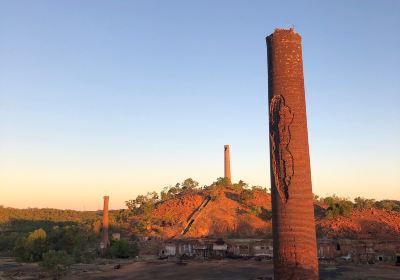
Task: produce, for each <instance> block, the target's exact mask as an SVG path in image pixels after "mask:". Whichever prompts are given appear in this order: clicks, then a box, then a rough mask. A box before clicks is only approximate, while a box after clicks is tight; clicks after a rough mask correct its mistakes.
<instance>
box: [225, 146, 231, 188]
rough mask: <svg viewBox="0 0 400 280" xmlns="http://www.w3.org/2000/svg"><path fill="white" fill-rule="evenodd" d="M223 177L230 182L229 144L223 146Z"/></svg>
mask: <svg viewBox="0 0 400 280" xmlns="http://www.w3.org/2000/svg"><path fill="white" fill-rule="evenodd" d="M224 177H225V178H226V179H227V180H228V181H229V183H230V182H231V155H230V151H229V145H225V146H224Z"/></svg>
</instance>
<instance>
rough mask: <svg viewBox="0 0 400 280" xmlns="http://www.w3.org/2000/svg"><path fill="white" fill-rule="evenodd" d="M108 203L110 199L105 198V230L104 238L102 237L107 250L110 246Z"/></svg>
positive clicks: (103, 231) (102, 242)
mask: <svg viewBox="0 0 400 280" xmlns="http://www.w3.org/2000/svg"><path fill="white" fill-rule="evenodd" d="M108 201H109V197H108V196H104V206H103V229H102V237H101V245H100V246H103V247H104V248H106V247H107V246H108V245H109V244H110V241H109V239H108V227H109V224H108Z"/></svg>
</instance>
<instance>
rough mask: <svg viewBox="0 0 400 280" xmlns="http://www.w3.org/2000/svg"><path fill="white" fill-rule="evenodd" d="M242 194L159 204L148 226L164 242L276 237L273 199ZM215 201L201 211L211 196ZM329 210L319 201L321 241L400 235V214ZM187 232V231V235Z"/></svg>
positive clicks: (221, 192) (225, 190)
mask: <svg viewBox="0 0 400 280" xmlns="http://www.w3.org/2000/svg"><path fill="white" fill-rule="evenodd" d="M242 192H243V190H242V189H239V190H235V189H234V188H232V187H218V188H215V189H213V190H212V191H210V190H197V191H196V192H188V193H181V194H179V195H177V196H175V197H173V198H170V199H168V200H165V201H161V202H159V203H157V204H156V206H155V208H154V209H153V211H152V212H151V218H152V220H153V221H156V222H154V223H152V224H151V226H150V227H149V229H150V235H156V236H159V237H162V238H200V237H211V236H213V237H231V238H233V237H242V238H245V237H263V238H266V237H271V236H272V221H271V197H270V194H269V193H267V192H266V191H263V190H254V191H253V192H252V195H251V197H249V198H246V199H243V197H242V195H241V193H242ZM209 196H210V197H212V199H210V200H209V202H207V203H206V206H204V207H203V208H202V209H200V210H199V209H198V208H199V207H200V206H201V205H202V203H204V202H205V200H207V197H209ZM328 208H329V207H328V206H327V205H326V204H324V203H319V202H318V201H316V202H315V213H316V215H315V216H316V227H317V233H318V236H319V237H325V236H326V237H330V238H385V239H396V238H399V236H400V212H398V211H387V210H382V209H357V208H354V209H353V208H352V209H351V211H349V213H347V214H343V215H339V216H337V217H334V218H331V217H329V218H328V217H326V215H325V213H326V211H327V210H328ZM185 229H186V232H185Z"/></svg>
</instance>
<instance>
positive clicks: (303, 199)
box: [266, 29, 318, 280]
mask: <svg viewBox="0 0 400 280" xmlns="http://www.w3.org/2000/svg"><path fill="white" fill-rule="evenodd" d="M266 41H267V50H268V101H269V141H270V164H271V169H270V171H271V187H272V212H273V214H272V226H273V239H274V275H275V279H278V280H283V279H291V280H293V279H310V280H312V279H318V260H317V246H316V235H315V224H314V210H313V197H312V189H311V171H310V157H309V149H308V132H307V117H306V102H305V95H304V80H303V62H302V50H301V37H300V35H299V34H297V33H296V32H295V31H294V30H293V29H288V30H287V29H276V30H275V31H274V33H273V34H271V35H270V36H268V37H267V38H266Z"/></svg>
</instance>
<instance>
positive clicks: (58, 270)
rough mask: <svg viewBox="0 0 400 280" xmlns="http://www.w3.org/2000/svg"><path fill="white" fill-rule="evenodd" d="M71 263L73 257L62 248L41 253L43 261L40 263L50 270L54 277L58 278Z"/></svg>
mask: <svg viewBox="0 0 400 280" xmlns="http://www.w3.org/2000/svg"><path fill="white" fill-rule="evenodd" d="M73 263H74V260H73V258H72V257H71V256H70V255H68V254H67V252H65V251H64V250H60V251H55V250H50V251H48V252H46V253H44V254H43V261H42V262H41V263H40V265H41V266H43V267H44V268H46V269H48V270H50V271H52V272H53V275H54V276H55V277H56V279H59V277H60V276H61V275H63V274H65V273H66V272H67V270H68V268H69V267H70V266H71V265H72V264H73Z"/></svg>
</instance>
